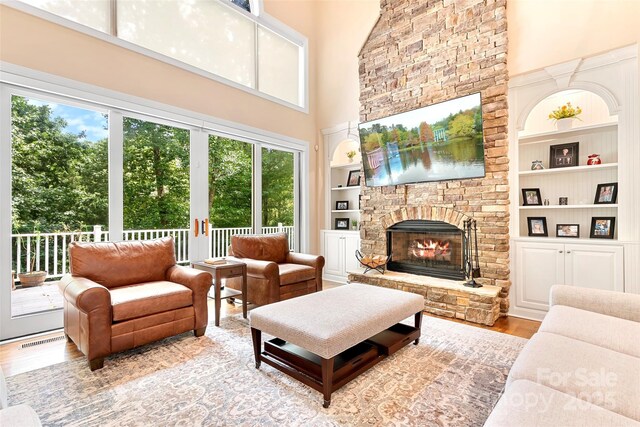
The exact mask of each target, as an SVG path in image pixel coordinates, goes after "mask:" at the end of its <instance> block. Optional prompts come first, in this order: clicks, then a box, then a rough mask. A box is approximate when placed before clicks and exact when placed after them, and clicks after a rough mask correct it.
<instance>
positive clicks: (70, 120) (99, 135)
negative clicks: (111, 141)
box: [28, 99, 109, 142]
mask: <svg viewBox="0 0 640 427" xmlns="http://www.w3.org/2000/svg"><path fill="white" fill-rule="evenodd" d="M28 103H29V104H31V105H35V106H38V107H39V106H42V105H48V106H49V108H51V113H52V114H51V115H52V116H53V117H61V118H63V119H64V120H65V122H66V123H67V125H66V126H65V127H64V131H65V132H69V133H72V134H74V135H79V134H81V133H82V132H84V135H85V138H84V139H85V140H86V141H89V142H97V141H99V140H101V139H105V138H107V137H108V136H109V131H108V130H107V119H106V117H105V115H104V114H102V113H99V112H97V111H90V110H85V109H82V108H76V107H71V106H69V105H62V104H56V103H53V102H44V101H38V100H34V99H29V101H28Z"/></svg>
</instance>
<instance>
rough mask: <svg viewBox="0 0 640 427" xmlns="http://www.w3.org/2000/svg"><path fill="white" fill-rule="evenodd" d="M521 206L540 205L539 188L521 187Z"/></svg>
mask: <svg viewBox="0 0 640 427" xmlns="http://www.w3.org/2000/svg"><path fill="white" fill-rule="evenodd" d="M522 206H542V196H540V189H539V188H523V189H522Z"/></svg>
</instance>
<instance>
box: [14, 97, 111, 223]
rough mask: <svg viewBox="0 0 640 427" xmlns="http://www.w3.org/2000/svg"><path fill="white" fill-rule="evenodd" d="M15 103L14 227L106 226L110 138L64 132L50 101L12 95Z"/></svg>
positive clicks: (63, 123) (62, 124)
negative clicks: (95, 138)
mask: <svg viewBox="0 0 640 427" xmlns="http://www.w3.org/2000/svg"><path fill="white" fill-rule="evenodd" d="M11 107H12V127H11V139H12V167H11V173H12V183H11V184H12V193H13V203H12V208H13V209H12V232H13V233H33V232H34V231H41V232H50V231H58V230H66V229H67V230H68V229H74V230H78V229H86V226H88V225H92V224H101V225H105V226H106V225H107V224H108V222H107V218H108V205H107V203H108V200H107V196H106V195H107V194H108V181H107V179H106V177H107V141H106V140H103V141H98V142H96V143H90V142H87V141H86V140H85V139H84V135H82V134H80V135H74V134H72V133H69V132H65V131H64V129H65V127H66V122H65V121H64V120H63V119H62V118H60V117H54V116H53V114H52V109H51V107H50V106H49V105H32V104H30V103H28V102H27V100H26V99H25V98H22V97H18V96H14V97H13V98H12V105H11ZM105 123H106V120H105Z"/></svg>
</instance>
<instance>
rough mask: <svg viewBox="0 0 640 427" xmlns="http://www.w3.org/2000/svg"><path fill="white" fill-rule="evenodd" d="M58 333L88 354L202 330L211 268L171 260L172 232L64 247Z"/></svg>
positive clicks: (93, 361) (94, 358) (92, 361)
mask: <svg viewBox="0 0 640 427" xmlns="http://www.w3.org/2000/svg"><path fill="white" fill-rule="evenodd" d="M69 258H70V264H71V274H68V275H66V276H64V277H63V278H62V279H61V280H60V283H59V285H58V286H59V288H60V292H62V295H63V297H64V332H65V335H66V336H67V339H68V340H69V341H73V342H74V343H75V344H76V345H77V347H78V349H79V350H80V351H82V352H83V353H84V354H85V355H86V356H87V359H88V360H89V365H90V367H91V370H92V371H93V370H96V369H100V368H102V366H103V364H104V358H105V357H106V356H109V355H110V354H112V353H116V352H119V351H123V350H128V349H130V348H133V347H137V346H140V345H144V344H147V343H150V342H152V341H156V340H159V339H162V338H166V337H169V336H172V335H177V334H181V333H183V332H186V331H189V330H193V331H194V333H195V335H196V336H197V337H199V336H202V335H204V332H205V330H206V328H207V323H208V310H207V293H208V292H209V288H210V287H211V281H212V278H211V274H209V273H207V272H203V271H198V270H194V269H191V268H187V267H181V266H178V265H176V258H175V254H174V244H173V238H171V237H165V238H162V239H156V240H147V241H130V242H117V243H111V242H104V243H78V242H73V243H71V244H70V245H69Z"/></svg>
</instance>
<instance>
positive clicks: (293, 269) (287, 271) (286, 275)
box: [278, 264, 316, 286]
mask: <svg viewBox="0 0 640 427" xmlns="http://www.w3.org/2000/svg"><path fill="white" fill-rule="evenodd" d="M278 268H279V269H280V286H285V285H291V284H293V283H298V282H304V281H307V280H313V279H315V278H316V270H315V269H314V268H313V267H309V266H308V265H301V264H279V265H278Z"/></svg>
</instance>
